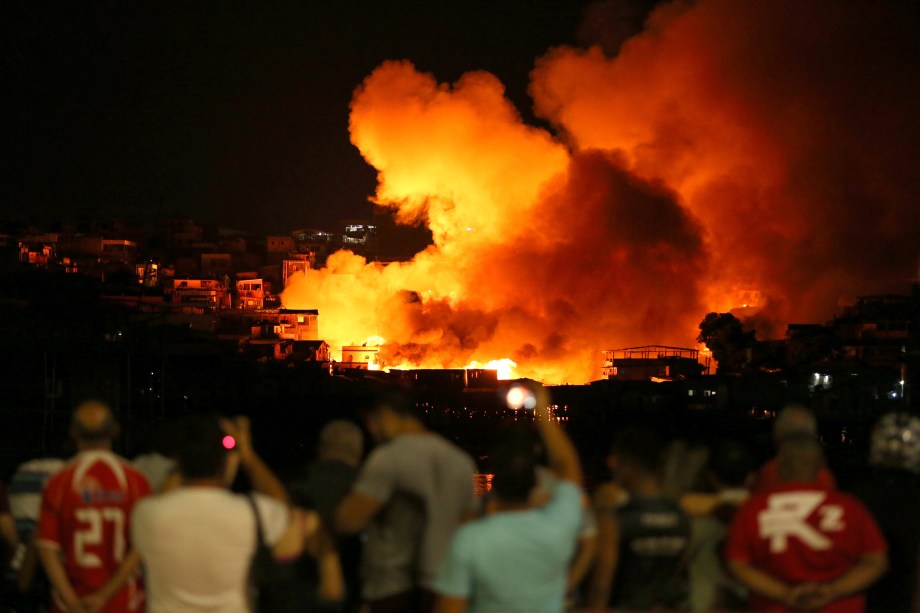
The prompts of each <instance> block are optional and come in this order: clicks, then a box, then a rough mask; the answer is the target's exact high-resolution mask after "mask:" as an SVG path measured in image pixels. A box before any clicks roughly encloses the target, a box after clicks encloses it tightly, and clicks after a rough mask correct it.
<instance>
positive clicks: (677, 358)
mask: <svg viewBox="0 0 920 613" xmlns="http://www.w3.org/2000/svg"><path fill="white" fill-rule="evenodd" d="M699 353H700V352H699V351H698V350H696V349H687V348H683V347H668V346H665V345H645V346H642V347H626V348H624V349H608V350H607V351H604V364H603V367H602V369H601V372H602V374H603V376H604V378H607V379H619V380H625V381H645V380H653V381H674V380H677V379H686V378H688V377H698V376H700V375H702V374H703V372H705V370H706V368H707V367H706V366H705V365H703V364H700V362H699Z"/></svg>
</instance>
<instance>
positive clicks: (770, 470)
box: [751, 404, 837, 494]
mask: <svg viewBox="0 0 920 613" xmlns="http://www.w3.org/2000/svg"><path fill="white" fill-rule="evenodd" d="M802 437H806V438H807V437H810V438H814V439H817V437H818V422H817V420H816V419H815V414H814V413H812V411H811V409H809V408H808V407H804V406H801V405H795V404H794V405H789V406H787V407H785V408H783V409H782V410H781V411H780V412H779V415H777V416H776V421H774V422H773V444H774V445H775V446H776V448H777V449H779V448H780V446H782V444H783V441H786V440H788V439H798V438H802ZM815 480H816V481H815V483H816V484H817V485H819V486H821V487H822V488H825V489H834V488H835V487H837V482H836V480H835V479H834V475H833V474H832V473H831V471H829V470H828V469H827V467H826V466H822V467H821V469H820V470H819V471H818V474H817V476H816V477H815ZM781 483H782V480H781V479H780V477H779V466H778V463H777V460H776V458H773V459H771V460H768V461H767V462H766V463H765V464H764V465H763V466H762V467H761V468H760V470H759V471H757V475H756V477H755V478H754V483H753V484H752V485H751V491H752V492H754V493H756V494H761V493H763V492H766V491H769V490H770V489H772V488H774V487H777V486H779V485H780V484H781Z"/></svg>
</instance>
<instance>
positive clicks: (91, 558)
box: [38, 401, 150, 613]
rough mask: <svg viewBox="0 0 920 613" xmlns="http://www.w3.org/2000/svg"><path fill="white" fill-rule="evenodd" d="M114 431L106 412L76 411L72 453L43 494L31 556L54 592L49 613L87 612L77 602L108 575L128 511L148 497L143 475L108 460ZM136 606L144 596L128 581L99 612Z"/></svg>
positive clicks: (124, 537) (98, 406)
mask: <svg viewBox="0 0 920 613" xmlns="http://www.w3.org/2000/svg"><path fill="white" fill-rule="evenodd" d="M118 431H119V427H118V423H117V422H116V421H115V417H114V415H112V411H111V409H109V407H108V406H106V405H105V404H103V403H101V402H98V401H89V402H84V403H83V404H81V405H79V406H78V407H77V408H76V410H75V411H74V414H73V419H72V421H71V427H70V435H71V437H73V439H74V441H75V442H76V444H77V451H78V453H77V455H76V456H75V457H74V458H73V459H72V460H71V461H70V462H68V464H67V465H66V466H65V467H64V468H63V469H61V470H60V471H59V472H58V473H56V474H55V475H54V476H52V477H51V479H50V480H49V481H48V484H47V485H46V486H45V491H44V494H43V496H42V506H41V515H40V516H39V520H38V550H39V555H40V556H41V560H42V564H43V565H44V567H45V572H47V573H48V578H49V579H50V580H51V584H52V586H53V599H52V600H53V602H52V610H53V611H82V610H84V609H85V608H87V607H86V605H85V604H84V603H83V602H82V600H81V599H82V598H83V597H85V596H88V595H90V594H91V593H93V592H94V591H96V590H98V589H99V588H101V587H102V586H103V585H104V584H105V582H106V581H107V580H108V579H109V578H110V577H111V575H113V574H114V573H115V571H116V569H117V568H118V566H119V564H120V563H121V561H122V559H123V558H124V556H125V554H126V553H127V552H128V550H129V548H130V542H129V534H130V530H129V527H130V526H129V521H130V519H131V510H132V509H133V508H134V504H135V503H136V502H137V501H138V500H139V499H141V498H143V497H144V496H147V495H148V494H150V485H149V484H148V483H147V478H146V477H144V475H143V473H141V472H140V471H138V470H137V469H135V468H134V467H133V466H131V464H130V463H129V462H128V461H127V460H125V459H124V458H121V457H120V456H117V455H115V454H114V453H113V452H112V441H113V440H114V439H115V437H116V436H117V435H118ZM143 604H144V597H143V591H142V590H141V588H140V586H139V585H137V583H136V581H134V580H130V581H128V582H127V583H126V584H125V586H124V587H123V588H122V589H121V590H120V591H119V593H118V594H117V595H116V596H115V597H114V598H113V599H112V600H111V601H110V602H109V603H108V604H107V606H106V607H105V608H103V611H106V612H112V613H114V612H116V611H117V612H125V611H128V612H130V611H140V610H142V609H143Z"/></svg>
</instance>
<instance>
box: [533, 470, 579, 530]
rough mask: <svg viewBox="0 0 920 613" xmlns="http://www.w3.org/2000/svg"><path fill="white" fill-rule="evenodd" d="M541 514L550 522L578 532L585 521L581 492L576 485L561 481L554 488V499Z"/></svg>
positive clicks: (541, 510) (543, 508)
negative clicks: (569, 526) (568, 526)
mask: <svg viewBox="0 0 920 613" xmlns="http://www.w3.org/2000/svg"><path fill="white" fill-rule="evenodd" d="M540 512H541V513H542V514H544V515H546V516H547V517H548V519H549V521H551V522H553V523H556V524H558V525H571V527H572V529H573V530H574V531H578V530H579V529H580V528H581V527H582V521H583V519H584V509H583V507H582V504H581V490H580V489H579V488H578V486H577V485H575V484H574V483H571V482H569V481H559V482H558V483H556V484H555V485H554V486H553V497H552V498H551V499H550V501H549V502H548V503H547V504H546V505H545V506H544V507H542V508H541V509H540Z"/></svg>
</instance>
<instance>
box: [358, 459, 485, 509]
mask: <svg viewBox="0 0 920 613" xmlns="http://www.w3.org/2000/svg"><path fill="white" fill-rule="evenodd" d="M396 468H397V466H396V459H395V458H394V454H393V453H391V452H390V449H389V447H380V448H378V449H375V450H374V451H373V452H372V453H371V454H370V456H368V458H367V462H365V463H364V466H363V467H362V468H361V472H360V473H358V478H357V479H356V480H355V484H354V488H353V489H354V490H355V491H358V492H361V493H362V494H367V495H368V496H370V497H372V498H376V499H377V500H382V501H385V500H389V499H390V498H391V497H392V495H393V492H394V491H396V476H397V470H396ZM471 483H472V482H471ZM471 489H472V488H471Z"/></svg>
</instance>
